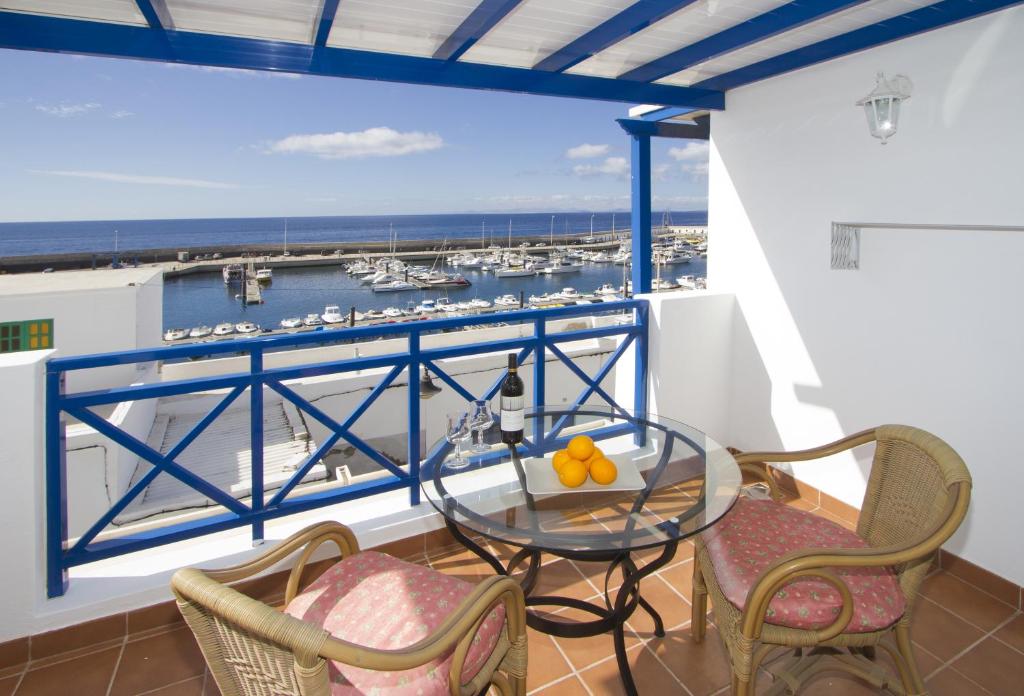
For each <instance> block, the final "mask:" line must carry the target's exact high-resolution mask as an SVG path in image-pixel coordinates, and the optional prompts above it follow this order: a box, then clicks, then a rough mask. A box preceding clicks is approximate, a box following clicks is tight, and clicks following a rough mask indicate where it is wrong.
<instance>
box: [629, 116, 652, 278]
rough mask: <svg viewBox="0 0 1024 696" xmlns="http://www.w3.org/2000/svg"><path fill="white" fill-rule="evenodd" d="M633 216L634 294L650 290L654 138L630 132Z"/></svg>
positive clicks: (631, 224) (631, 222)
mask: <svg viewBox="0 0 1024 696" xmlns="http://www.w3.org/2000/svg"><path fill="white" fill-rule="evenodd" d="M629 137H630V140H631V141H632V142H631V146H632V147H631V150H630V151H631V155H632V157H631V161H630V169H631V171H630V180H631V183H632V188H631V191H630V195H631V199H632V201H631V202H632V206H633V213H632V216H631V218H630V220H631V221H630V227H631V228H632V234H633V267H632V271H633V274H632V279H633V281H632V282H633V294H634V295H636V294H639V293H643V292H650V291H651V136H650V135H648V134H646V133H644V134H641V133H630V134H629Z"/></svg>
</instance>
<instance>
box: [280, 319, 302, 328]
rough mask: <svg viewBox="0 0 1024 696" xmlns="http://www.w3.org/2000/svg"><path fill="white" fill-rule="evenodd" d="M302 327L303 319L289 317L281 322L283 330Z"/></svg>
mask: <svg viewBox="0 0 1024 696" xmlns="http://www.w3.org/2000/svg"><path fill="white" fill-rule="evenodd" d="M300 326H302V317H288V318H287V319H282V320H281V328H282V329H297V328H299V327H300Z"/></svg>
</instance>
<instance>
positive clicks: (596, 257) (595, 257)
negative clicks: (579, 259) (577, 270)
mask: <svg viewBox="0 0 1024 696" xmlns="http://www.w3.org/2000/svg"><path fill="white" fill-rule="evenodd" d="M587 261H590V262H591V263H611V262H612V257H611V256H609V255H608V254H606V253H604V252H603V251H596V252H594V253H593V254H591V255H590V257H589V258H588V259H587Z"/></svg>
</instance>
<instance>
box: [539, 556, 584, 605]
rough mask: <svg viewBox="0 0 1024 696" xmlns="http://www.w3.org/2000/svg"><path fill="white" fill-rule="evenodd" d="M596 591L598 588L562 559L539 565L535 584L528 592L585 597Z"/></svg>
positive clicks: (577, 597)
mask: <svg viewBox="0 0 1024 696" xmlns="http://www.w3.org/2000/svg"><path fill="white" fill-rule="evenodd" d="M598 591H599V590H598V588H596V587H593V586H592V585H591V584H590V583H589V582H587V579H586V578H584V577H583V574H582V573H580V571H578V570H576V567H575V566H574V565H573V564H572V563H570V562H569V561H567V560H564V559H562V560H558V561H556V562H554V563H548V564H546V565H544V566H541V569H540V575H539V576H538V578H537V585H536V587H534V588H533V591H532V592H531V593H530V594H531V595H557V596H561V597H573V598H575V599H587V598H588V597H593V596H594V594H595V593H597V592H598Z"/></svg>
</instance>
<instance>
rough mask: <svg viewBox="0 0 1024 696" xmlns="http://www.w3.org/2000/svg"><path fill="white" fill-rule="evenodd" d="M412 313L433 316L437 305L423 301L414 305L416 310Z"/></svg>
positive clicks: (429, 301)
mask: <svg viewBox="0 0 1024 696" xmlns="http://www.w3.org/2000/svg"><path fill="white" fill-rule="evenodd" d="M414 311H416V312H419V313H421V314H433V313H434V312H436V311H437V303H436V302H434V301H433V300H423V302H421V303H419V304H418V305H416V309H415V310H414Z"/></svg>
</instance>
